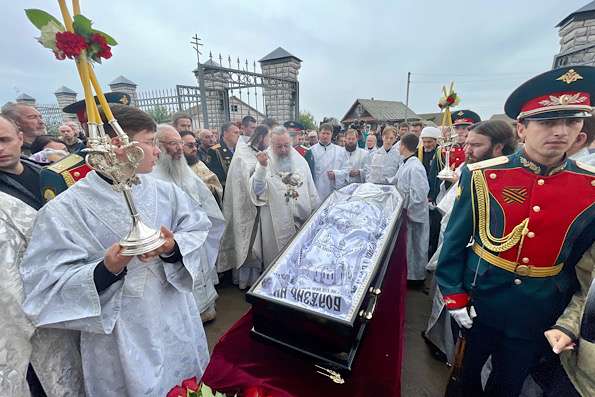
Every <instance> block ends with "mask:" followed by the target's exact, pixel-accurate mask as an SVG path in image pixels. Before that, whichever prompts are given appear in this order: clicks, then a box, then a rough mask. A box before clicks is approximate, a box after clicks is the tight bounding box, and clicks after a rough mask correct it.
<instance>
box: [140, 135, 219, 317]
mask: <svg viewBox="0 0 595 397" xmlns="http://www.w3.org/2000/svg"><path fill="white" fill-rule="evenodd" d="M157 140H158V142H159V150H160V151H161V153H160V154H159V159H158V160H157V165H156V166H155V169H154V170H153V172H152V174H151V175H153V176H154V177H156V178H158V179H162V180H165V181H169V182H173V183H174V184H175V185H176V186H178V187H179V188H180V189H182V190H183V191H184V192H186V194H188V195H189V196H190V197H192V198H193V199H194V200H195V201H196V202H197V203H198V205H200V206H201V207H202V209H204V210H205V212H206V213H207V216H208V217H209V221H211V225H212V226H211V229H210V230H209V236H208V237H207V244H209V245H213V246H219V244H220V241H221V236H222V235H223V227H224V226H225V220H224V219H223V214H222V213H221V210H220V209H219V206H218V205H217V202H216V201H215V197H213V195H212V194H211V191H210V190H209V188H208V187H207V185H205V183H204V182H203V181H202V180H201V179H200V178H199V177H198V175H196V174H195V173H194V172H193V171H192V169H191V168H190V166H189V165H188V163H187V162H186V159H185V158H184V152H183V149H182V145H183V142H184V141H183V140H182V138H181V136H180V133H179V132H178V131H177V130H176V129H175V128H174V127H172V126H171V125H169V124H160V125H158V126H157ZM216 259H217V258H216V257H213V258H211V261H201V266H202V274H203V277H202V280H203V281H204V284H200V285H197V286H196V288H195V289H194V291H193V293H194V297H195V298H196V304H197V305H198V310H199V311H200V317H201V320H202V321H203V322H207V321H212V320H214V319H215V316H216V314H217V313H216V311H215V300H216V299H217V291H215V285H217V284H218V283H219V278H218V276H217V270H216V268H215V264H216ZM209 275H210V276H209Z"/></svg>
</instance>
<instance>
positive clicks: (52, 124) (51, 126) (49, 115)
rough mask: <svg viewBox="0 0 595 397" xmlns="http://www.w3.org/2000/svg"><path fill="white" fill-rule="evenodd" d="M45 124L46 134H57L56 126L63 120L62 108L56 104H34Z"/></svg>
mask: <svg viewBox="0 0 595 397" xmlns="http://www.w3.org/2000/svg"><path fill="white" fill-rule="evenodd" d="M35 107H36V108H37V110H38V111H39V113H41V116H42V117H43V122H44V123H45V125H46V128H47V131H48V134H50V135H58V127H60V124H62V123H63V122H64V118H63V117H64V116H63V113H62V109H61V108H60V106H58V104H50V105H35Z"/></svg>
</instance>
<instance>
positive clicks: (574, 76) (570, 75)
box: [556, 69, 583, 84]
mask: <svg viewBox="0 0 595 397" xmlns="http://www.w3.org/2000/svg"><path fill="white" fill-rule="evenodd" d="M582 79H583V76H581V75H580V74H578V73H577V72H575V71H574V69H570V70H569V71H568V72H566V73H564V74H563V75H562V76H560V77H558V78H557V79H556V80H560V81H563V82H565V83H566V84H572V83H574V82H575V81H577V80H582Z"/></svg>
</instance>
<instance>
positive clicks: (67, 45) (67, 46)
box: [56, 32, 87, 59]
mask: <svg viewBox="0 0 595 397" xmlns="http://www.w3.org/2000/svg"><path fill="white" fill-rule="evenodd" d="M56 48H57V49H58V50H59V51H60V52H61V53H62V54H63V55H64V56H66V57H68V58H70V59H73V58H76V57H78V56H79V55H81V52H82V51H83V50H84V49H86V48H87V43H86V42H85V38H84V37H83V36H81V35H78V34H76V33H72V32H57V33H56ZM58 56H59V55H58V54H56V58H58ZM62 59H63V58H62Z"/></svg>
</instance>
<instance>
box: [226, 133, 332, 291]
mask: <svg viewBox="0 0 595 397" xmlns="http://www.w3.org/2000/svg"><path fill="white" fill-rule="evenodd" d="M259 128H261V127H260V126H259V127H257V130H256V132H255V135H253V137H252V139H251V142H249V144H248V145H246V146H244V148H246V149H245V153H244V152H240V151H239V150H238V152H237V153H236V156H237V157H235V156H234V160H233V163H232V165H231V166H230V174H229V175H230V176H231V178H232V179H231V180H229V182H228V187H232V189H234V194H233V195H228V194H226V195H225V214H226V217H227V216H228V213H229V212H228V208H230V206H228V201H227V200H232V199H231V198H229V197H230V196H233V197H235V198H234V199H233V201H234V203H233V204H234V205H233V207H232V208H233V209H232V214H233V215H232V217H231V218H227V224H226V231H225V235H224V238H223V245H222V252H221V260H220V262H221V263H222V264H223V266H224V268H223V269H224V270H226V269H227V268H231V269H236V275H237V277H236V280H235V281H236V282H237V283H238V284H239V286H240V288H242V289H243V288H247V287H249V286H251V285H252V284H253V283H254V282H255V281H256V279H257V278H258V276H259V275H260V273H261V272H262V270H263V269H264V268H266V267H267V266H268V265H269V264H270V263H271V262H272V260H273V259H274V258H275V256H276V255H277V254H278V253H279V252H280V251H281V250H282V249H283V247H284V246H285V245H286V244H287V243H288V242H289V240H290V239H291V238H292V237H293V236H294V235H295V233H296V232H297V230H298V229H299V228H300V227H301V226H302V224H303V223H304V221H305V220H306V218H308V216H310V214H311V213H312V212H313V211H314V210H315V209H316V208H317V207H318V205H319V202H320V200H319V198H318V193H317V191H316V186H315V185H314V180H313V179H312V174H311V173H310V169H309V167H308V163H307V162H306V160H304V158H303V157H302V156H300V154H299V153H298V152H297V151H296V150H295V149H294V148H293V147H292V144H291V143H292V142H291V138H290V136H289V133H288V132H287V129H285V127H282V126H278V127H275V128H273V130H272V131H271V133H270V143H271V146H270V147H269V148H268V150H264V145H262V144H261V145H259V146H255V145H256V144H257V143H256V142H255V141H254V139H255V138H258V135H259V134H258V132H259ZM228 236H229V237H230V238H227V237H228ZM220 270H221V269H220Z"/></svg>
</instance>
